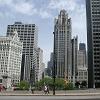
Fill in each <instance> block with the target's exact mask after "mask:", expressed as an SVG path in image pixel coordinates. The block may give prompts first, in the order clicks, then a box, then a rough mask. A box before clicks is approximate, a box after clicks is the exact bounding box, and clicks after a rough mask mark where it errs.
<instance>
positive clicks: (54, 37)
mask: <svg viewBox="0 0 100 100" xmlns="http://www.w3.org/2000/svg"><path fill="white" fill-rule="evenodd" d="M53 34H54V48H53V49H54V50H53V95H55V64H56V63H55V32H53Z"/></svg>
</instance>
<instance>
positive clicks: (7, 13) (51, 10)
mask: <svg viewBox="0 0 100 100" xmlns="http://www.w3.org/2000/svg"><path fill="white" fill-rule="evenodd" d="M62 9H65V10H66V11H67V13H68V15H69V18H71V19H72V37H73V36H76V35H78V42H79V43H80V42H83V43H86V42H87V37H86V7H85V0H0V36H4V35H6V31H7V25H11V24H14V22H16V21H18V22H19V21H21V22H22V23H25V24H36V25H37V26H38V46H39V47H40V48H41V49H42V50H43V60H44V63H45V66H47V62H48V61H49V59H50V53H51V52H52V51H53V31H54V19H55V18H57V16H58V14H59V12H60V10H62Z"/></svg>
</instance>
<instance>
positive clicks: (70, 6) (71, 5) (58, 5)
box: [48, 0, 77, 11]
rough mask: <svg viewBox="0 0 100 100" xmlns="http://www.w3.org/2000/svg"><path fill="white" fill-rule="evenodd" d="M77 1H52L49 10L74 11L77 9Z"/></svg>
mask: <svg viewBox="0 0 100 100" xmlns="http://www.w3.org/2000/svg"><path fill="white" fill-rule="evenodd" d="M75 1H76V0H50V3H49V5H48V8H49V9H58V10H61V9H64V8H67V10H70V11H73V10H74V9H75V8H76V7H77V5H76V2H75Z"/></svg>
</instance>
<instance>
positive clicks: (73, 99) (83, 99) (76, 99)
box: [0, 96, 100, 100]
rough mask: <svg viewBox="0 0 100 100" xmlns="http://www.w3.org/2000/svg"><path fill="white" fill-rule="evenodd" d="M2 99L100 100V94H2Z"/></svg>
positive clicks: (0, 98) (0, 99) (0, 97)
mask: <svg viewBox="0 0 100 100" xmlns="http://www.w3.org/2000/svg"><path fill="white" fill-rule="evenodd" d="M0 100H100V96H0Z"/></svg>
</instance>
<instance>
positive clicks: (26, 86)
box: [19, 81, 30, 90]
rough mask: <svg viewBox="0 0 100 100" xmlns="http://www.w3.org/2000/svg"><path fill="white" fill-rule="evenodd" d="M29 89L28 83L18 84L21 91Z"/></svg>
mask: <svg viewBox="0 0 100 100" xmlns="http://www.w3.org/2000/svg"><path fill="white" fill-rule="evenodd" d="M29 87H30V85H29V83H28V82H27V81H21V82H20V84H19V88H20V89H21V90H28V89H29Z"/></svg>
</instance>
